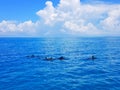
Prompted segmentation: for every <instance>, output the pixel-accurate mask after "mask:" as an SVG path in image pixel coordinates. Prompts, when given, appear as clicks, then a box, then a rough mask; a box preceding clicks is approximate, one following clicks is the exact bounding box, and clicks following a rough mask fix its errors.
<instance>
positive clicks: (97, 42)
mask: <svg viewBox="0 0 120 90" xmlns="http://www.w3.org/2000/svg"><path fill="white" fill-rule="evenodd" d="M92 55H94V56H95V57H96V59H94V60H91V59H89V58H90V57H91V56H92ZM61 56H63V57H64V58H65V59H64V60H59V59H58V58H59V57H61ZM46 57H52V58H54V60H45V58H46ZM0 90H120V37H102V38H100V37H98V38H0Z"/></svg>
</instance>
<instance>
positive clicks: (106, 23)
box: [0, 0, 120, 36]
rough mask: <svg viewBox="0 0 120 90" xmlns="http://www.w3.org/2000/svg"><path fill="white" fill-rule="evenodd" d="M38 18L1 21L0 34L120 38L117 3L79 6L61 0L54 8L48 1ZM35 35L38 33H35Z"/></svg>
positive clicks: (77, 0) (78, 3)
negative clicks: (22, 20) (117, 36)
mask: <svg viewBox="0 0 120 90" xmlns="http://www.w3.org/2000/svg"><path fill="white" fill-rule="evenodd" d="M36 14H37V15H38V16H39V17H40V18H41V19H40V20H38V21H36V22H35V23H33V22H32V21H25V22H23V23H19V24H17V23H15V22H10V21H2V22H1V23H0V32H25V33H28V32H29V34H33V32H34V34H36V33H37V32H39V34H40V35H41V33H42V34H45V35H50V34H51V35H54V34H63V33H65V34H74V35H75V34H76V35H84V36H85V35H113V34H114V35H120V5H119V4H94V5H93V4H82V3H81V2H80V0H60V3H59V4H58V5H57V6H56V7H54V6H53V3H52V2H51V1H47V2H46V7H45V8H44V9H42V10H39V11H38V12H37V13H36ZM40 23H41V24H40ZM37 34H38V33H37Z"/></svg>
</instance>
